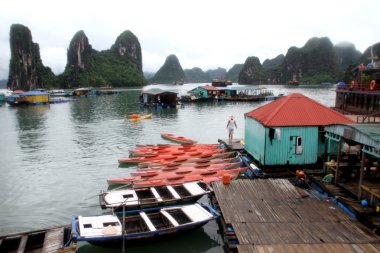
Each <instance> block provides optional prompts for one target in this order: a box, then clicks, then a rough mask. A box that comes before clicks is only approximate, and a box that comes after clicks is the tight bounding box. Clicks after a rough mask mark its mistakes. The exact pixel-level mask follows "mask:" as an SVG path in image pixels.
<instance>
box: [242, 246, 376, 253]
mask: <svg viewBox="0 0 380 253" xmlns="http://www.w3.org/2000/svg"><path fill="white" fill-rule="evenodd" d="M238 251H239V253H273V252H276V253H304V252H313V253H326V252H329V253H341V252H344V253H358V252H368V253H375V252H376V253H378V252H379V251H378V250H377V249H376V248H375V247H374V246H373V245H371V244H276V245H238Z"/></svg>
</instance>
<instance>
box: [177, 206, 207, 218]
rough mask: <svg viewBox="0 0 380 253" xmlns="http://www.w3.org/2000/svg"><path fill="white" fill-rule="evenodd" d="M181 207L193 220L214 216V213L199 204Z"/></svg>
mask: <svg viewBox="0 0 380 253" xmlns="http://www.w3.org/2000/svg"><path fill="white" fill-rule="evenodd" d="M181 209H182V211H183V212H184V213H185V214H186V216H187V217H189V219H190V220H192V221H193V222H202V221H206V220H209V219H210V218H212V214H211V213H209V212H207V211H206V210H205V209H204V208H203V207H201V206H200V205H199V204H194V205H189V206H184V207H183V208H181Z"/></svg>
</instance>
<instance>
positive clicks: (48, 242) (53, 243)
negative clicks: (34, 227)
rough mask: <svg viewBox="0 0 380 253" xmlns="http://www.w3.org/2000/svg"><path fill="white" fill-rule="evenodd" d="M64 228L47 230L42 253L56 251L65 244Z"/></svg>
mask: <svg viewBox="0 0 380 253" xmlns="http://www.w3.org/2000/svg"><path fill="white" fill-rule="evenodd" d="M63 233H64V228H56V229H52V230H49V231H47V232H46V234H45V242H44V246H43V248H42V253H50V252H56V251H57V250H58V249H59V248H60V247H62V245H63V237H64V235H63Z"/></svg>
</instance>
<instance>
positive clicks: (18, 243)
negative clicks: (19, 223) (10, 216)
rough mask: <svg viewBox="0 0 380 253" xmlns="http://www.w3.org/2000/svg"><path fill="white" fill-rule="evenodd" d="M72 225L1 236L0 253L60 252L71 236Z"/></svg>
mask: <svg viewBox="0 0 380 253" xmlns="http://www.w3.org/2000/svg"><path fill="white" fill-rule="evenodd" d="M69 229H70V225H65V226H59V227H54V228H46V229H38V230H32V231H24V232H20V233H12V234H1V235H0V252H17V253H24V252H25V253H26V252H28V253H53V252H60V251H61V247H62V246H63V245H64V243H65V242H64V240H65V239H67V237H68V236H69Z"/></svg>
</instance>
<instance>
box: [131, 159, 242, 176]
mask: <svg viewBox="0 0 380 253" xmlns="http://www.w3.org/2000/svg"><path fill="white" fill-rule="evenodd" d="M239 164H240V162H234V163H216V164H207V165H196V166H178V167H164V168H161V169H153V170H137V171H134V172H131V176H141V177H150V176H152V177H153V176H167V175H173V173H175V174H187V173H189V172H192V171H195V172H196V171H198V170H205V169H213V168H221V169H231V168H233V167H238V166H239Z"/></svg>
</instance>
